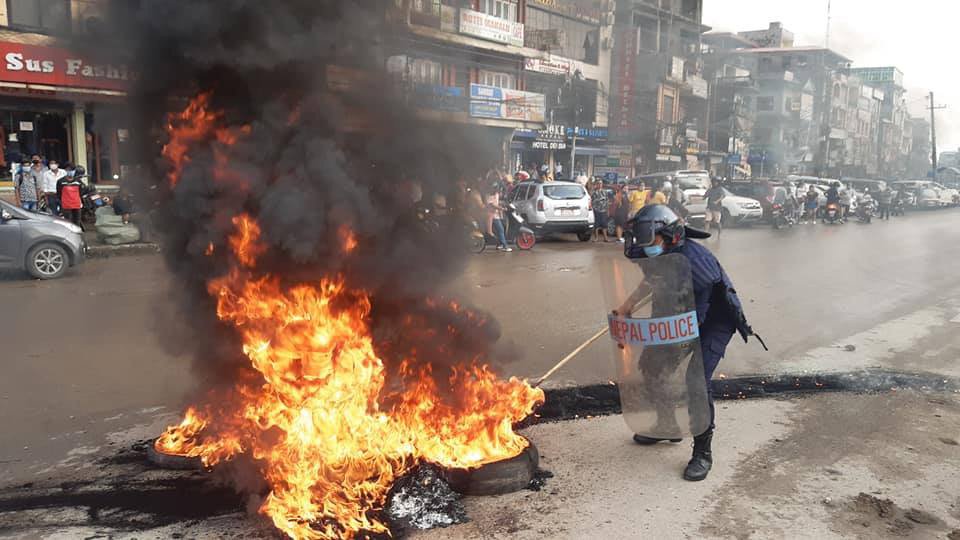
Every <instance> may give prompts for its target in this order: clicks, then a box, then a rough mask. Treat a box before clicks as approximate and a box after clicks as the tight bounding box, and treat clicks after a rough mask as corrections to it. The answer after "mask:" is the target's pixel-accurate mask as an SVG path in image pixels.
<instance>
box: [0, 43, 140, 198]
mask: <svg viewBox="0 0 960 540" xmlns="http://www.w3.org/2000/svg"><path fill="white" fill-rule="evenodd" d="M131 79H132V74H131V73H130V72H129V71H128V68H127V67H126V66H124V65H119V64H115V63H109V62H98V61H96V60H94V59H91V58H90V57H89V56H87V55H83V54H77V53H74V52H72V51H70V50H67V49H63V48H58V47H47V46H40V45H27V44H22V43H12V42H0V145H2V146H0V160H2V162H0V182H9V181H10V180H11V179H12V173H13V171H14V170H15V167H16V166H17V164H18V163H19V161H20V159H21V158H23V157H30V156H32V155H39V156H42V157H43V158H44V159H45V160H51V159H56V160H58V161H59V162H60V163H73V164H75V165H77V166H83V167H85V168H86V169H87V171H88V174H89V175H90V181H92V182H97V183H115V182H117V181H119V180H120V179H121V178H122V177H123V176H124V175H125V174H127V172H128V171H129V170H130V169H131V168H132V166H133V152H132V146H131V142H130V131H129V127H128V126H129V120H128V118H127V109H126V101H127V90H128V88H129V85H130V82H131Z"/></svg>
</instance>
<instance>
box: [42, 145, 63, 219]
mask: <svg viewBox="0 0 960 540" xmlns="http://www.w3.org/2000/svg"><path fill="white" fill-rule="evenodd" d="M65 176H67V172H66V171H64V170H63V169H61V168H60V164H59V163H58V162H57V160H55V159H51V160H50V167H49V168H48V169H47V170H45V171H43V192H44V193H45V194H46V197H47V208H49V209H50V211H51V212H52V213H53V215H55V216H57V215H60V197H59V196H58V195H57V182H59V181H60V179H61V178H63V177H65Z"/></svg>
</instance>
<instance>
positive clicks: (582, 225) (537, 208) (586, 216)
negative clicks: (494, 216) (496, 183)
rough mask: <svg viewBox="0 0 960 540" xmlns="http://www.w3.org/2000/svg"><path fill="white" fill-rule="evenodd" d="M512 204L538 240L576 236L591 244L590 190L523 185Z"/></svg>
mask: <svg viewBox="0 0 960 540" xmlns="http://www.w3.org/2000/svg"><path fill="white" fill-rule="evenodd" d="M510 202H512V203H513V204H514V205H516V207H517V212H518V213H519V214H520V215H521V216H523V218H524V219H525V220H526V222H527V226H528V227H530V228H531V229H533V230H534V232H536V233H537V236H540V235H543V234H550V233H574V234H576V235H577V237H578V238H579V239H580V240H581V241H582V242H586V241H588V240H590V235H591V233H592V231H593V227H594V216H593V206H592V205H591V203H590V195H589V194H587V190H586V189H584V187H583V186H581V185H580V184H578V183H576V182H546V183H539V182H521V183H519V184H517V186H516V187H515V188H514V190H513V192H512V193H511V194H510Z"/></svg>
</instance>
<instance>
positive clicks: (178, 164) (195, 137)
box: [160, 92, 220, 187]
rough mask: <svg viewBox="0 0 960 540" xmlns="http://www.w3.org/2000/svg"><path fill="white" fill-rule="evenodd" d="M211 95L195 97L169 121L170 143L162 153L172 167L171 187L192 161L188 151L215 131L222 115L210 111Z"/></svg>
mask: <svg viewBox="0 0 960 540" xmlns="http://www.w3.org/2000/svg"><path fill="white" fill-rule="evenodd" d="M209 104H210V93H209V92H204V93H202V94H198V95H197V96H196V97H194V98H193V99H192V100H191V101H190V103H189V104H188V105H187V107H186V108H185V109H184V110H183V111H181V112H180V113H178V114H172V115H170V117H169V119H168V121H167V133H168V135H169V141H168V142H167V144H166V145H164V146H163V149H162V150H161V151H160V153H161V154H162V155H163V157H165V158H167V160H169V161H170V164H171V165H172V168H171V170H170V172H169V173H168V174H167V180H168V181H169V183H170V187H175V186H176V185H177V181H178V180H179V179H180V174H181V173H182V172H183V166H184V165H185V164H186V163H187V162H188V161H190V157H189V156H188V155H187V150H189V148H190V146H191V145H192V144H193V143H195V142H197V141H200V140H202V139H204V138H206V137H207V136H209V134H210V132H211V131H212V130H213V128H214V125H215V123H216V121H217V120H218V119H219V117H220V115H219V114H218V113H214V112H211V111H209V110H208V107H209Z"/></svg>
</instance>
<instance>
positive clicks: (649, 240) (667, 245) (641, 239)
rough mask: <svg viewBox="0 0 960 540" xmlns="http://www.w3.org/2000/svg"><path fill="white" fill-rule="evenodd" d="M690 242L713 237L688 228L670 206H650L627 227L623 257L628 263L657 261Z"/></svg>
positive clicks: (644, 208)
mask: <svg viewBox="0 0 960 540" xmlns="http://www.w3.org/2000/svg"><path fill="white" fill-rule="evenodd" d="M658 236H659V237H661V238H662V239H663V241H662V242H658V241H657V237H658ZM687 238H710V233H708V232H704V231H700V230H697V229H694V228H691V227H687V226H686V225H684V224H683V220H681V219H680V216H678V215H677V214H676V212H674V211H673V210H672V209H671V208H670V207H669V206H666V205H663V204H650V205H647V206H644V207H643V208H642V209H640V211H639V212H637V215H636V216H634V217H633V219H631V220H630V221H629V222H628V223H627V234H626V239H625V240H626V242H625V244H624V247H623V254H624V256H626V257H627V258H628V259H643V258H648V257H656V256H657V255H659V254H661V253H664V252H669V251H670V250H672V249H675V248H678V247H680V246H682V245H683V243H684V242H685V241H686V239H687Z"/></svg>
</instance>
